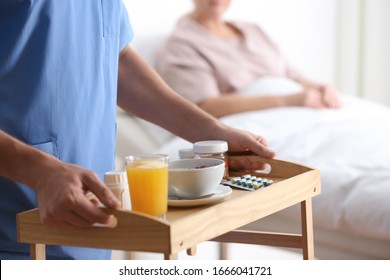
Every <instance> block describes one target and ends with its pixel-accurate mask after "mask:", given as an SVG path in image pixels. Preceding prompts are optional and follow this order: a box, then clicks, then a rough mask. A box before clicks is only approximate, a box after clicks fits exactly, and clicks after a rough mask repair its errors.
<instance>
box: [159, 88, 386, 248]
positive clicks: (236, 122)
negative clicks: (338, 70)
mask: <svg viewBox="0 0 390 280" xmlns="http://www.w3.org/2000/svg"><path fill="white" fill-rule="evenodd" d="M341 101H342V108H340V109H337V110H328V109H321V110H318V109H308V108H280V109H269V110H262V111H254V112H247V113H240V114H235V115H230V116H227V117H223V118H222V119H221V120H222V122H224V123H225V124H228V125H230V126H233V127H236V128H240V129H244V130H248V131H251V132H254V133H257V134H259V135H262V136H264V137H266V139H267V141H268V144H269V145H270V147H271V148H272V149H273V150H275V151H276V153H277V158H279V159H283V160H288V161H293V162H297V163H301V164H304V165H308V166H311V167H314V168H317V169H319V170H320V171H321V178H322V193H321V195H319V196H317V197H315V198H314V200H313V215H314V225H315V226H320V227H324V228H328V229H334V230H341V231H344V232H346V233H352V234H355V235H359V236H366V237H370V238H374V239H381V240H388V241H389V242H390V109H389V108H388V107H385V106H381V105H378V104H376V103H373V102H369V101H366V100H363V99H359V98H356V97H352V96H347V95H342V97H341ZM184 147H191V144H190V143H189V142H187V141H184V140H182V139H179V138H174V139H172V140H171V141H170V142H168V143H167V144H166V145H164V146H163V147H162V148H161V149H159V152H161V153H167V154H169V155H170V156H171V158H177V157H178V156H177V151H178V149H179V148H184ZM298 211H299V209H298V208H297V207H291V208H289V209H287V211H283V212H282V215H286V216H289V217H298V215H297V212H298Z"/></svg>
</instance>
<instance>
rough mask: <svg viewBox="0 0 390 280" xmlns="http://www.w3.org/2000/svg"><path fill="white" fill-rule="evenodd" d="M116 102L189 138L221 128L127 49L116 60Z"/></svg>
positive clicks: (194, 139)
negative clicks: (117, 62) (117, 66)
mask: <svg viewBox="0 0 390 280" xmlns="http://www.w3.org/2000/svg"><path fill="white" fill-rule="evenodd" d="M118 105H119V106H120V107H121V108H122V109H124V110H125V111H128V112H131V113H133V114H135V115H136V116H139V117H141V118H144V119H146V120H148V121H151V122H153V123H155V124H157V125H159V126H161V127H164V128H165V129H167V130H169V131H171V132H172V133H174V134H176V135H179V136H181V137H183V138H185V139H187V140H189V141H197V140H198V139H199V137H200V135H202V136H203V137H206V138H207V136H208V134H209V135H210V136H209V137H212V135H215V133H216V132H217V131H218V130H222V129H223V128H224V125H222V124H221V123H220V122H219V121H218V120H217V119H215V118H214V117H212V116H211V115H210V114H208V113H206V112H204V111H203V110H201V109H200V108H198V107H197V106H196V105H194V104H192V103H191V102H189V101H187V100H186V99H184V98H183V97H181V96H179V95H178V94H177V93H175V92H174V91H173V90H172V89H171V88H170V87H169V86H168V85H167V84H166V83H165V82H164V81H163V80H162V79H161V78H160V76H159V75H158V74H157V73H156V72H155V71H154V70H153V69H152V68H151V67H149V66H148V65H147V64H146V63H145V62H144V61H143V60H142V59H141V58H140V57H139V56H138V55H137V54H136V53H135V52H134V51H133V50H131V49H130V48H128V49H126V50H125V51H123V52H122V53H121V56H120V59H119V73H118ZM178 119H180V121H178ZM206 123H207V124H208V126H207V128H206V127H205V126H204V124H206Z"/></svg>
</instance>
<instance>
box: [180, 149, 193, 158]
mask: <svg viewBox="0 0 390 280" xmlns="http://www.w3.org/2000/svg"><path fill="white" fill-rule="evenodd" d="M194 157H195V152H194V150H193V149H192V148H185V149H180V150H179V158H180V159H189V158H194Z"/></svg>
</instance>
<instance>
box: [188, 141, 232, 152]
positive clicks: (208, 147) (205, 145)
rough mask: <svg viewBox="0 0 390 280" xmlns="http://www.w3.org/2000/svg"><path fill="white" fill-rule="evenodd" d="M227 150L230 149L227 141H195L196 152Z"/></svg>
mask: <svg viewBox="0 0 390 280" xmlns="http://www.w3.org/2000/svg"><path fill="white" fill-rule="evenodd" d="M227 150H228V144H227V142H226V141H220V140H210V141H200V142H196V143H194V152H195V153H196V154H198V153H201V154H206V153H224V152H226V151H227Z"/></svg>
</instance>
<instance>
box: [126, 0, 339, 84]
mask: <svg viewBox="0 0 390 280" xmlns="http://www.w3.org/2000/svg"><path fill="white" fill-rule="evenodd" d="M124 2H125V4H126V7H127V8H128V12H129V16H130V20H131V22H132V25H133V29H134V31H135V39H134V42H133V45H134V47H135V48H136V49H137V50H138V51H139V52H140V54H141V55H144V56H146V57H147V58H148V60H149V55H150V52H152V51H153V50H154V48H155V47H156V46H157V47H158V46H159V41H160V40H159V39H160V38H161V37H164V36H166V35H167V34H168V33H169V32H170V31H171V30H172V29H173V27H174V24H175V22H176V20H177V19H178V18H179V17H180V16H181V15H183V14H184V13H186V12H188V11H190V10H191V8H192V0H163V1H162V0H160V1H158V0H142V1H140V0H124ZM336 2H337V0H235V1H233V2H232V6H231V8H230V10H229V12H228V14H227V18H233V19H239V20H248V21H254V22H257V23H258V24H260V25H261V26H262V27H263V28H265V29H266V30H267V31H268V33H269V35H270V36H271V37H272V38H273V39H274V40H275V41H276V42H277V43H278V44H279V46H280V47H281V48H282V50H283V51H284V52H285V54H286V56H287V58H288V59H289V60H290V61H291V62H292V63H293V64H294V65H295V66H296V67H297V68H298V69H300V70H301V71H302V72H303V73H305V74H306V75H307V76H308V77H310V78H313V79H316V80H321V81H326V82H331V83H333V82H334V81H335V71H334V68H335V59H334V57H335V53H334V52H335V45H336V44H335V38H336V35H335V34H336V27H335V16H336V12H335V11H336V4H335V3H336ZM140 46H142V47H140ZM149 61H150V60H149ZM150 62H152V63H153V61H150Z"/></svg>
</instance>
